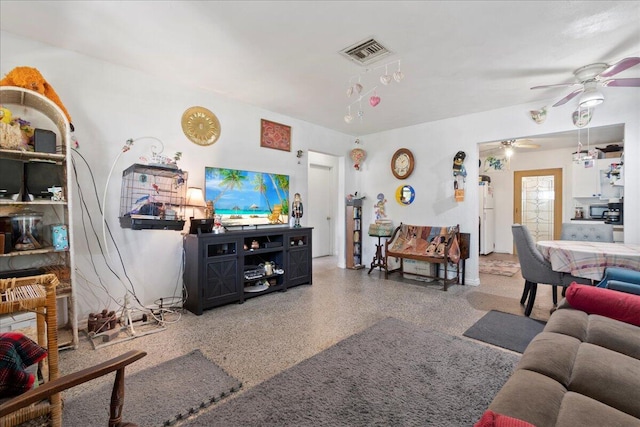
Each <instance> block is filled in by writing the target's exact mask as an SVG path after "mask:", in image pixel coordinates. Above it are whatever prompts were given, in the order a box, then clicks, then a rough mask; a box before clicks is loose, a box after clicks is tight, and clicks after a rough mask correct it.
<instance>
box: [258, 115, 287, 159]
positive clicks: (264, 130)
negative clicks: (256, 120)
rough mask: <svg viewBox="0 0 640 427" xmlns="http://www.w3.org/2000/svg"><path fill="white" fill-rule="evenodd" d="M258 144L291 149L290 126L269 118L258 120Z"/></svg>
mask: <svg viewBox="0 0 640 427" xmlns="http://www.w3.org/2000/svg"><path fill="white" fill-rule="evenodd" d="M260 146H261V147H266V148H273V149H275V150H282V151H291V126H287V125H283V124H282V123H276V122H272V121H270V120H265V119H261V120H260Z"/></svg>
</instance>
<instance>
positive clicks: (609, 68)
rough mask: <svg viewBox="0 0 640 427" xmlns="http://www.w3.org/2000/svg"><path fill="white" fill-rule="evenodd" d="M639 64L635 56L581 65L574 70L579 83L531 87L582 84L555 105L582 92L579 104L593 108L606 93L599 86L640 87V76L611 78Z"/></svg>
mask: <svg viewBox="0 0 640 427" xmlns="http://www.w3.org/2000/svg"><path fill="white" fill-rule="evenodd" d="M638 64H640V57H635V56H633V57H628V58H624V59H621V60H620V61H618V62H616V63H614V64H606V63H604V62H597V63H595V64H589V65H585V66H584V67H580V68H578V69H577V70H575V71H574V72H573V75H574V76H575V79H576V80H577V83H560V84H554V85H543V86H534V87H532V88H531V89H547V88H556V87H572V86H580V87H579V88H578V89H574V90H573V91H572V92H571V93H569V94H568V95H566V96H565V97H564V98H562V99H560V100H559V101H558V102H556V103H555V104H553V106H554V107H559V106H561V105H564V104H566V103H567V102H569V101H570V100H571V99H573V98H575V97H576V96H578V95H580V94H582V95H581V96H580V98H578V105H579V106H580V108H593V107H595V106H597V105H600V104H602V103H603V102H604V94H603V93H602V92H600V90H599V89H598V86H606V87H640V78H610V77H612V76H615V75H616V74H618V73H621V72H622V71H624V70H627V69H629V68H631V67H633V66H635V65H638ZM534 120H535V119H534Z"/></svg>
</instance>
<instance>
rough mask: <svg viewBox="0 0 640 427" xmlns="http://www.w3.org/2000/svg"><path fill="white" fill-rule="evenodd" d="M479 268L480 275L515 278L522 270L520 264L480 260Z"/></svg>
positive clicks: (496, 260)
mask: <svg viewBox="0 0 640 427" xmlns="http://www.w3.org/2000/svg"><path fill="white" fill-rule="evenodd" d="M479 267H480V268H479V270H480V273H485V274H495V275H498V276H509V277H511V276H513V275H514V274H516V273H517V272H518V271H519V270H520V264H519V263H517V262H511V261H503V260H498V259H491V260H489V259H482V258H480V261H479Z"/></svg>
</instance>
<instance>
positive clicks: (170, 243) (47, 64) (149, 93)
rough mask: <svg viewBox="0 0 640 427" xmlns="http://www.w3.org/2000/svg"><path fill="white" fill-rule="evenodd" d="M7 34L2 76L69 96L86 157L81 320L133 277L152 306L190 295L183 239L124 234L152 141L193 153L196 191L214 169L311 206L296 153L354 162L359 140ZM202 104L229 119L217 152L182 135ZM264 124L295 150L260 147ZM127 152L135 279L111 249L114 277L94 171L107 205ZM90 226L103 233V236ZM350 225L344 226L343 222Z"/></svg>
mask: <svg viewBox="0 0 640 427" xmlns="http://www.w3.org/2000/svg"><path fill="white" fill-rule="evenodd" d="M0 35H1V41H0V61H1V62H0V73H1V74H2V75H3V76H4V75H5V74H7V73H8V72H9V71H11V70H12V69H13V68H14V67H16V66H31V67H35V68H37V69H38V70H40V72H41V73H42V74H43V75H44V77H45V78H46V79H47V80H48V81H49V83H50V84H51V85H52V86H53V88H54V89H55V90H56V92H57V93H58V95H59V96H60V98H61V100H62V102H63V103H64V104H65V106H66V108H67V110H68V111H69V112H70V114H71V117H72V121H73V123H74V125H75V129H76V130H75V137H76V138H77V140H78V142H79V148H78V152H79V154H74V155H73V158H74V163H75V165H76V168H77V171H78V183H79V185H80V188H81V191H82V194H83V195H84V198H85V201H86V203H87V205H88V210H89V212H84V213H83V212H82V210H81V209H82V204H81V203H79V200H78V193H77V192H76V193H75V194H73V195H72V196H73V198H74V200H75V205H74V209H73V214H74V223H73V227H72V235H73V241H72V244H73V247H74V249H75V254H76V267H77V270H78V280H77V285H78V286H77V291H78V292H77V296H78V308H79V309H78V316H79V318H80V319H83V318H85V317H86V315H87V314H88V313H89V312H95V311H100V310H101V309H102V308H106V307H112V308H116V307H115V305H114V304H113V303H112V302H111V301H110V298H109V297H108V296H107V294H109V295H110V296H111V297H112V298H114V299H117V300H120V301H122V298H123V295H124V294H125V290H124V288H128V289H131V284H130V283H129V279H130V280H131V282H132V283H133V286H134V289H135V292H136V295H137V297H138V299H139V300H140V301H141V302H142V303H143V304H151V303H153V302H154V301H156V300H157V299H158V298H161V297H164V298H166V297H171V296H174V295H176V296H180V295H181V275H182V271H181V260H182V235H181V233H180V232H178V231H164V230H130V229H122V228H120V225H119V222H118V215H119V202H120V184H121V176H122V171H123V170H124V169H126V168H127V167H129V166H130V165H131V164H133V163H135V162H137V161H138V158H139V157H140V156H147V157H149V155H150V152H151V148H152V145H153V144H154V143H155V141H153V140H151V139H149V138H146V139H145V138H142V137H148V136H151V137H156V138H159V139H160V140H162V141H163V143H164V146H165V151H164V152H163V154H166V155H169V156H173V154H174V153H175V152H176V151H181V152H182V153H183V154H182V160H180V161H179V162H178V165H179V166H180V167H181V168H182V169H183V170H185V171H188V173H189V178H188V185H190V186H198V187H202V186H204V169H205V166H218V167H225V168H232V169H246V170H256V171H264V172H278V173H282V174H288V175H289V176H290V186H291V188H290V193H291V194H294V193H296V192H299V193H300V194H301V195H302V198H303V200H306V199H307V168H306V167H304V165H298V159H297V158H296V151H297V150H303V151H304V152H305V153H307V152H308V150H309V149H310V148H313V149H314V150H316V151H319V152H323V153H327V154H332V155H336V156H344V155H345V149H344V147H347V146H348V145H349V144H350V143H351V142H352V138H351V137H350V136H347V135H344V134H340V133H338V132H334V131H331V130H329V129H326V128H322V127H319V126H316V125H313V124H310V123H307V122H303V121H300V120H296V119H293V118H290V117H285V116H282V115H278V114H275V113H272V112H269V111H265V110H262V109H259V108H256V107H253V106H249V105H243V104H239V103H237V102H233V101H230V100H227V99H224V98H222V97H220V96H218V95H216V94H213V93H207V92H203V91H202V90H198V89H194V88H189V87H185V86H179V85H176V84H175V83H174V82H171V81H163V80H160V79H157V78H155V77H153V76H149V75H144V74H141V73H139V72H136V71H133V70H130V69H126V68H123V67H119V66H115V65H112V64H108V63H105V62H102V61H98V60H95V59H92V58H89V57H86V56H81V55H78V54H76V53H74V52H70V51H66V50H62V49H58V48H52V47H50V46H46V45H43V44H40V43H37V42H33V41H31V40H27V39H24V38H21V37H16V36H14V35H12V34H9V33H6V32H2V33H1V34H0ZM196 105H199V106H203V107H205V108H208V109H209V110H211V111H213V112H214V113H215V114H216V115H217V117H218V119H219V120H220V123H221V128H222V131H221V137H220V139H219V140H218V141H217V142H216V143H215V144H214V145H212V146H209V147H201V146H198V145H196V144H193V143H191V142H190V141H189V140H188V139H187V138H186V137H185V136H184V134H183V133H182V128H181V124H180V119H181V117H182V114H183V112H184V111H185V110H186V109H187V108H189V107H192V106H196ZM261 118H265V119H269V120H273V121H276V122H279V123H285V124H287V125H290V126H291V127H292V147H291V152H285V151H281V150H273V149H268V148H261V147H260V133H259V132H260V119H261ZM129 138H132V139H137V138H141V139H139V140H138V141H137V142H135V144H134V146H133V148H132V149H131V150H130V151H128V152H126V153H121V149H122V147H123V146H124V145H125V142H126V140H127V139H129ZM155 144H156V145H157V143H155ZM120 154H121V156H120V158H119V159H118V160H117V162H116V163H115V167H114V173H113V175H112V176H111V177H110V181H109V188H108V192H107V197H106V200H107V202H106V206H105V207H104V210H105V217H106V219H107V221H108V223H109V228H110V230H111V232H112V233H113V236H114V240H115V242H116V244H117V248H118V249H119V250H120V255H121V257H122V263H123V264H124V266H125V268H126V275H128V277H129V278H127V277H126V275H125V271H124V270H123V267H122V266H121V265H120V259H119V255H118V252H117V251H116V247H115V246H114V245H113V244H109V245H108V248H109V255H110V258H111V259H112V261H111V262H109V265H110V267H111V268H112V269H113V270H114V271H115V272H116V273H117V275H118V276H119V278H118V277H116V276H115V275H114V274H113V273H111V272H110V271H109V268H107V266H106V263H105V257H103V256H101V253H100V249H99V247H98V241H100V243H102V244H103V246H104V242H102V228H101V224H100V223H101V217H100V211H99V207H98V203H97V200H96V197H95V196H94V188H93V183H92V181H91V175H90V171H89V168H90V170H91V173H92V174H93V176H94V177H95V180H96V182H95V186H96V188H97V192H98V194H99V196H98V198H99V199H101V198H102V194H103V191H104V188H105V184H106V182H107V176H108V174H109V170H110V168H111V167H112V165H113V164H114V162H115V161H116V158H117V157H118V155H120ZM80 155H81V156H82V157H84V158H85V159H86V162H87V163H88V165H89V167H87V165H86V164H85V163H84V161H83V160H82V158H81V157H80ZM343 179H344V177H343ZM89 218H90V219H91V221H92V222H93V226H94V227H95V229H96V232H95V234H94V232H93V231H92V230H91V224H90V222H89ZM83 219H84V223H83ZM306 219H307V218H306V217H303V218H302V221H301V222H302V224H303V225H309V224H307V223H306ZM340 221H342V222H341V223H344V219H343V218H341V219H340ZM85 230H86V238H85ZM96 236H97V237H96ZM87 241H88V243H87ZM107 258H108V257H107ZM94 269H95V271H97V274H96V272H94Z"/></svg>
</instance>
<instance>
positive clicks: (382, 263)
mask: <svg viewBox="0 0 640 427" xmlns="http://www.w3.org/2000/svg"><path fill="white" fill-rule="evenodd" d="M369 236H372V237H377V238H378V244H376V254H375V256H374V257H373V262H372V263H371V268H369V272H367V274H371V272H372V271H373V269H374V268H376V267H380V270H381V271H386V270H387V262H386V258H385V256H384V253H383V251H382V248H383V247H384V244H383V243H382V241H381V240H380V239H382V238H383V237H390V236H391V233H386V232H385V233H375V234H373V233H369Z"/></svg>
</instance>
